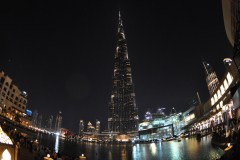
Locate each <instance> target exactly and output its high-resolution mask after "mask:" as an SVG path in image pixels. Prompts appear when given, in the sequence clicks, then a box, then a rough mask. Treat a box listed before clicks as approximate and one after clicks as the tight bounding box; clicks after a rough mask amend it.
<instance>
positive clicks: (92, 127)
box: [87, 121, 95, 133]
mask: <svg viewBox="0 0 240 160" xmlns="http://www.w3.org/2000/svg"><path fill="white" fill-rule="evenodd" d="M87 132H90V133H94V132H95V127H94V126H93V125H92V123H91V122H90V121H89V122H88V125H87Z"/></svg>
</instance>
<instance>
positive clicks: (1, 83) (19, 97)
mask: <svg viewBox="0 0 240 160" xmlns="http://www.w3.org/2000/svg"><path fill="white" fill-rule="evenodd" d="M26 105H27V93H26V92H25V91H21V90H20V89H19V88H18V87H17V86H16V85H15V84H13V81H12V79H11V78H10V77H8V76H7V75H6V74H5V73H4V72H3V71H2V72H0V108H1V109H0V110H1V113H2V114H4V115H5V116H6V117H8V118H9V119H11V120H17V121H21V117H23V116H24V115H25V112H26Z"/></svg>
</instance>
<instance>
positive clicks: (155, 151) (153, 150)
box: [150, 143, 157, 155]
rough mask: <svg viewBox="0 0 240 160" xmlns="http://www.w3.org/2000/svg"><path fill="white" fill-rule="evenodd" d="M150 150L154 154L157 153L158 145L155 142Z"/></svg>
mask: <svg viewBox="0 0 240 160" xmlns="http://www.w3.org/2000/svg"><path fill="white" fill-rule="evenodd" d="M150 150H151V152H152V155H155V154H156V153H157V147H156V144H155V143H151V144H150Z"/></svg>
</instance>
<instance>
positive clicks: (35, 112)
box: [32, 110, 39, 127]
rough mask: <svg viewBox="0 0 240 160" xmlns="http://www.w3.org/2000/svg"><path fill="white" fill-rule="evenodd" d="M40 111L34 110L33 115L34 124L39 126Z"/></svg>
mask: <svg viewBox="0 0 240 160" xmlns="http://www.w3.org/2000/svg"><path fill="white" fill-rule="evenodd" d="M38 115H39V114H38V111H37V110H34V111H33V116H32V126H34V127H37V120H38Z"/></svg>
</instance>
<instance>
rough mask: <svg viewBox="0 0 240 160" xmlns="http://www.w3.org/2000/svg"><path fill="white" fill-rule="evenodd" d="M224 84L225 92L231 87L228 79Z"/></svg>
mask: <svg viewBox="0 0 240 160" xmlns="http://www.w3.org/2000/svg"><path fill="white" fill-rule="evenodd" d="M223 84H224V88H225V90H227V89H228V86H229V85H228V82H227V80H226V79H225V80H224V82H223Z"/></svg>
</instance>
